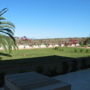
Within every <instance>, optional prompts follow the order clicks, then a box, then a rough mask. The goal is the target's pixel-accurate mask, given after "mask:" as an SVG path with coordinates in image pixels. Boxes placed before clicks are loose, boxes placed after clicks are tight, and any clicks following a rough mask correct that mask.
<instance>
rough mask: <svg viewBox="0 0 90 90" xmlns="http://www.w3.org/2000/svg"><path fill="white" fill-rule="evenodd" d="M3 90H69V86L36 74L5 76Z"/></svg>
mask: <svg viewBox="0 0 90 90" xmlns="http://www.w3.org/2000/svg"><path fill="white" fill-rule="evenodd" d="M5 90H71V85H69V84H66V83H64V82H62V81H59V80H55V79H52V78H49V77H47V76H44V75H41V74H39V73H36V72H28V73H21V74H13V75H7V76H6V77H5Z"/></svg>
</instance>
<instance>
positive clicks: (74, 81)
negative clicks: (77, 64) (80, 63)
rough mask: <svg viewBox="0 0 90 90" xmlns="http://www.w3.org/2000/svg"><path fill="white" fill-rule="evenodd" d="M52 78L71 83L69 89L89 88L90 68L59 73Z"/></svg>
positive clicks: (87, 89)
mask: <svg viewBox="0 0 90 90" xmlns="http://www.w3.org/2000/svg"><path fill="white" fill-rule="evenodd" d="M54 79H57V80H61V81H64V82H66V83H69V84H71V90H90V69H86V70H81V71H77V72H72V73H68V74H65V75H59V76H56V77H54Z"/></svg>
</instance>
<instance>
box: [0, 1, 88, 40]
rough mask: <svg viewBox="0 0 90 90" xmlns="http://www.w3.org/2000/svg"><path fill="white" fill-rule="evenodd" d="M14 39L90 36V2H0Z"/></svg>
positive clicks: (0, 8) (0, 7)
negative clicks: (13, 31)
mask: <svg viewBox="0 0 90 90" xmlns="http://www.w3.org/2000/svg"><path fill="white" fill-rule="evenodd" d="M3 8H8V11H7V12H6V13H5V14H4V15H3V16H4V17H6V18H7V20H8V21H11V22H13V23H14V24H15V26H16V28H15V36H18V37H23V36H26V37H28V38H37V39H38V38H70V37H88V36H90V0H0V10H2V9H3Z"/></svg>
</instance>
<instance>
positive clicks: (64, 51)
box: [1, 47, 90, 60]
mask: <svg viewBox="0 0 90 90" xmlns="http://www.w3.org/2000/svg"><path fill="white" fill-rule="evenodd" d="M1 52H2V51H1ZM52 55H57V56H66V57H74V58H78V57H86V56H90V49H85V48H69V47H63V48H62V47H60V48H56V49H55V48H43V49H28V50H25V49H24V50H14V51H13V53H12V57H6V56H1V60H10V59H20V58H32V57H43V56H52Z"/></svg>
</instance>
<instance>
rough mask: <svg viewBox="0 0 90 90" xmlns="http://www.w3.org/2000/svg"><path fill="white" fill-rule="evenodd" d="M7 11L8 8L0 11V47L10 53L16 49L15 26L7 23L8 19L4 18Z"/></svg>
mask: <svg viewBox="0 0 90 90" xmlns="http://www.w3.org/2000/svg"><path fill="white" fill-rule="evenodd" d="M7 11H8V9H7V8H4V9H3V10H1V11H0V46H1V47H3V48H4V49H5V50H6V51H8V52H9V53H10V52H11V51H12V49H13V48H16V41H15V38H14V29H15V26H14V24H13V23H11V22H9V21H6V18H4V17H2V15H3V14H4V13H6V12H7Z"/></svg>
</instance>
